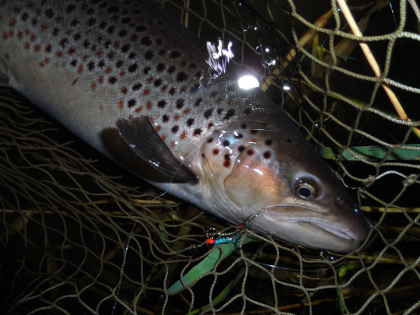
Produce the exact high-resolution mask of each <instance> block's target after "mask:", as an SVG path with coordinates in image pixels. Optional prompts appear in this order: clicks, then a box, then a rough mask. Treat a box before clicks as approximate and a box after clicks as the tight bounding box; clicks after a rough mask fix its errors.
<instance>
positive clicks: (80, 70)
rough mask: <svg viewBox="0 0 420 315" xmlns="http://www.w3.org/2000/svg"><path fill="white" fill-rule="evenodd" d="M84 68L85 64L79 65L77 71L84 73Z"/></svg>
mask: <svg viewBox="0 0 420 315" xmlns="http://www.w3.org/2000/svg"><path fill="white" fill-rule="evenodd" d="M83 70H84V66H83V65H79V67H78V68H77V73H82V72H83Z"/></svg>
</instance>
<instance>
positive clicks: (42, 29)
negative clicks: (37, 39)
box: [41, 24, 48, 32]
mask: <svg viewBox="0 0 420 315" xmlns="http://www.w3.org/2000/svg"><path fill="white" fill-rule="evenodd" d="M47 29H48V25H46V24H42V25H41V32H44V31H46V30H47Z"/></svg>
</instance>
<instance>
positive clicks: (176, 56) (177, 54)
mask: <svg viewBox="0 0 420 315" xmlns="http://www.w3.org/2000/svg"><path fill="white" fill-rule="evenodd" d="M169 57H171V58H173V59H176V58H179V57H181V53H180V52H179V51H176V50H174V51H171V53H170V54H169Z"/></svg>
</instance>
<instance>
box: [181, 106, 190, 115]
mask: <svg viewBox="0 0 420 315" xmlns="http://www.w3.org/2000/svg"><path fill="white" fill-rule="evenodd" d="M183 113H184V115H188V114H189V113H191V108H186V109H184V111H183Z"/></svg>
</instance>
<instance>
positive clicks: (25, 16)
mask: <svg viewBox="0 0 420 315" xmlns="http://www.w3.org/2000/svg"><path fill="white" fill-rule="evenodd" d="M28 18H29V14H28V13H26V12H24V13H23V14H22V21H26V20H28Z"/></svg>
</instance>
